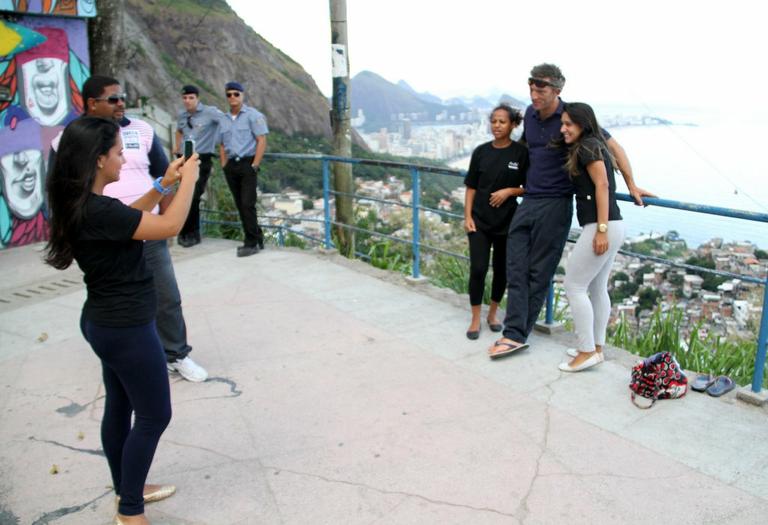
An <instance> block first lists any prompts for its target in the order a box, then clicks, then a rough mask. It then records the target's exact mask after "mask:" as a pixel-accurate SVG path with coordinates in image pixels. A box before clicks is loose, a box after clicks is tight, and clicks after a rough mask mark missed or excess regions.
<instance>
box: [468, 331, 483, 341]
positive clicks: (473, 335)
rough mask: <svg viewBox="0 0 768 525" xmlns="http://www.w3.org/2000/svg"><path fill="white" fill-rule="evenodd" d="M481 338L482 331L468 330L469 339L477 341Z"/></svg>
mask: <svg viewBox="0 0 768 525" xmlns="http://www.w3.org/2000/svg"><path fill="white" fill-rule="evenodd" d="M478 337H480V330H467V339H469V340H471V341H475V340H476V339H477V338H478Z"/></svg>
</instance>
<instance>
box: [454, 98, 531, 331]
mask: <svg viewBox="0 0 768 525" xmlns="http://www.w3.org/2000/svg"><path fill="white" fill-rule="evenodd" d="M522 120H523V117H522V115H521V114H520V112H519V111H517V110H516V109H513V108H511V107H510V106H508V105H506V104H501V105H499V106H498V107H496V108H494V110H493V111H492V112H491V117H490V122H491V133H492V134H493V140H492V141H491V142H486V143H485V144H481V145H480V146H478V147H477V148H475V151H473V152H472V160H471V161H470V163H469V171H467V176H466V178H465V179H464V184H465V185H466V187H467V193H466V197H465V199H464V229H465V230H466V232H467V237H468V239H469V304H470V306H471V308H472V321H471V322H470V325H469V329H468V330H467V338H469V339H477V338H478V337H479V336H480V309H481V304H482V302H483V293H484V291H485V276H486V274H487V273H488V262H489V260H490V258H491V257H490V253H491V247H493V279H492V282H491V304H490V306H489V308H488V316H487V322H488V327H489V328H490V329H491V331H493V332H500V331H501V329H502V325H501V323H499V321H498V320H497V319H496V311H497V310H498V307H499V302H500V301H501V298H502V297H503V296H504V290H505V289H506V287H507V274H506V272H507V270H506V266H507V262H506V261H507V259H506V254H507V230H508V229H509V223H510V222H512V215H513V214H514V213H515V209H517V197H519V196H521V195H522V194H523V185H524V184H525V175H526V173H527V171H528V150H527V149H526V148H525V146H523V145H521V144H519V143H517V142H515V141H513V140H512V138H511V137H510V135H511V134H512V130H513V129H515V128H516V127H517V126H518V125H520V122H522Z"/></svg>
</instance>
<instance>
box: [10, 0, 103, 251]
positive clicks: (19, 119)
mask: <svg viewBox="0 0 768 525" xmlns="http://www.w3.org/2000/svg"><path fill="white" fill-rule="evenodd" d="M0 10H3V11H11V12H14V13H16V14H18V15H19V16H18V17H17V18H15V19H14V22H9V21H6V20H4V19H0V92H1V93H2V97H0V249H2V248H7V247H10V246H21V245H24V244H29V243H32V242H40V241H45V240H47V239H48V223H47V220H46V219H47V210H46V207H45V178H46V173H47V171H48V169H49V166H48V165H47V163H48V152H49V150H50V141H51V139H52V138H53V137H55V136H56V135H57V134H58V133H59V131H60V130H62V129H63V128H64V126H66V125H67V124H68V123H69V122H71V121H72V120H74V119H75V118H77V117H78V116H79V114H80V112H81V111H82V108H83V100H82V96H81V94H80V89H81V87H82V85H83V82H85V80H86V79H87V78H88V76H89V74H90V72H89V63H88V36H87V34H88V32H87V26H86V24H87V22H86V20H85V19H84V18H82V17H93V16H96V3H95V1H94V0H58V1H57V0H43V1H42V2H28V1H26V0H0ZM62 15H63V16H62ZM78 17H80V18H78Z"/></svg>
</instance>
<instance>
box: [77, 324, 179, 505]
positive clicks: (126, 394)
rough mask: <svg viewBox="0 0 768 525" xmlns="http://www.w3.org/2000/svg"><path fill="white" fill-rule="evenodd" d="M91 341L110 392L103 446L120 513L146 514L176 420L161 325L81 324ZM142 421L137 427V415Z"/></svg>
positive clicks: (107, 399) (107, 390)
mask: <svg viewBox="0 0 768 525" xmlns="http://www.w3.org/2000/svg"><path fill="white" fill-rule="evenodd" d="M80 328H81V330H82V331H83V335H84V336H85V339H86V340H87V341H88V342H89V343H90V345H91V347H92V348H93V351H94V352H95V353H96V355H97V356H98V357H99V359H100V360H101V369H102V374H103V378H104V388H105V390H106V394H107V395H106V401H105V403H104V418H103V419H102V420H101V443H102V446H103V447H104V454H105V455H106V456H107V462H108V463H109V470H110V472H111V473H112V483H113V484H114V487H115V493H116V494H117V495H118V496H120V504H119V506H118V512H119V513H120V514H123V515H125V516H135V515H137V514H143V513H144V496H143V492H144V483H145V482H146V479H147V473H148V472H149V467H150V465H151V464H152V458H153V457H154V455H155V449H156V448H157V442H158V441H159V440H160V436H161V435H162V433H163V431H164V430H165V427H167V426H168V423H169V422H170V421H171V393H170V387H169V385H168V370H167V368H166V364H165V361H166V360H165V353H164V352H163V347H162V345H161V344H160V338H159V337H158V335H157V328H156V327H155V321H154V320H153V321H151V322H150V323H147V324H145V325H141V326H129V327H120V328H115V327H105V326H97V325H95V324H93V323H91V322H90V321H88V320H87V319H86V318H85V315H83V318H82V319H81V321H80ZM133 412H135V414H136V418H135V421H134V424H133V427H131V413H133Z"/></svg>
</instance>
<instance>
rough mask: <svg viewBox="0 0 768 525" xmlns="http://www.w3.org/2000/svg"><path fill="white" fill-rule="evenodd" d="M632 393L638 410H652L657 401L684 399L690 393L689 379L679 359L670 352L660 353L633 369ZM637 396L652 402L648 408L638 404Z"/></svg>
mask: <svg viewBox="0 0 768 525" xmlns="http://www.w3.org/2000/svg"><path fill="white" fill-rule="evenodd" d="M629 389H630V390H631V391H632V394H631V397H632V403H634V404H635V406H637V407H638V408H651V407H652V406H653V404H654V403H656V400H657V399H675V398H678V397H683V396H684V395H685V393H686V392H687V391H688V378H687V377H685V374H684V373H683V371H682V369H681V368H680V364H679V363H678V362H677V359H675V357H674V356H673V355H672V354H670V353H669V352H659V353H657V354H653V355H652V356H650V357H646V358H645V359H643V360H642V361H638V362H637V364H636V365H635V366H633V367H632V379H631V380H630V382H629ZM636 396H642V397H645V398H648V399H650V400H651V404H650V405H648V406H642V405H639V404H638V403H637V401H636V400H635V399H636Z"/></svg>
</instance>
